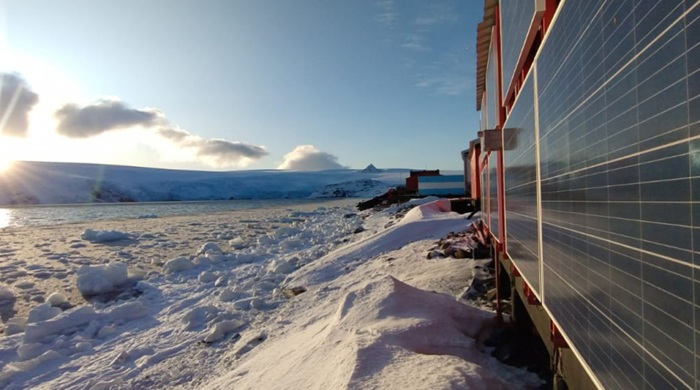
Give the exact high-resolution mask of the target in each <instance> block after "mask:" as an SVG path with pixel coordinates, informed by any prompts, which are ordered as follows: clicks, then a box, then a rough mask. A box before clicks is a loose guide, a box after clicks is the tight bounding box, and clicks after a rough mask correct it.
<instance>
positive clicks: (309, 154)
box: [277, 145, 346, 171]
mask: <svg viewBox="0 0 700 390" xmlns="http://www.w3.org/2000/svg"><path fill="white" fill-rule="evenodd" d="M344 168H346V167H344V166H342V165H340V164H338V157H336V156H334V155H332V154H329V153H326V152H322V151H320V150H318V149H316V147H314V146H313V145H299V146H297V147H296V148H295V149H294V150H292V151H291V152H289V153H287V154H285V155H284V161H283V162H282V164H280V165H279V166H278V167H277V169H288V170H293V171H321V170H326V169H344Z"/></svg>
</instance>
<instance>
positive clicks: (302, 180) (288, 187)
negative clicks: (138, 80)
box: [0, 162, 408, 204]
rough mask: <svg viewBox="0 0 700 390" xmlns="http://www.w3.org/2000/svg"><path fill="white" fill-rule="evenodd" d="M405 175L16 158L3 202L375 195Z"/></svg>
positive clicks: (4, 180)
mask: <svg viewBox="0 0 700 390" xmlns="http://www.w3.org/2000/svg"><path fill="white" fill-rule="evenodd" d="M406 176H408V170H406V169H387V170H374V171H373V172H366V171H356V170H350V169H339V170H330V171H314V172H299V171H281V170H256V171H231V172H202V171H179V170H167V169H155V168H137V167H125V166H114V165H96V164H74V163H48V162H16V163H15V164H14V165H13V167H12V169H11V170H10V171H8V172H5V173H3V174H0V204H63V203H89V202H158V201H179V200H222V199H283V198H307V197H319V198H320V197H358V198H371V197H374V196H376V195H378V194H382V193H384V192H385V191H386V190H387V189H388V188H390V187H394V186H396V185H398V184H403V180H404V178H405V177H406Z"/></svg>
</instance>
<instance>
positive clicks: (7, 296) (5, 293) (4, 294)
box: [0, 285, 15, 303]
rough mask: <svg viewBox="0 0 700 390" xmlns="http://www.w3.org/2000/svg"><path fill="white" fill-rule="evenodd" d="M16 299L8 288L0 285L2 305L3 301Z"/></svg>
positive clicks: (0, 301)
mask: <svg viewBox="0 0 700 390" xmlns="http://www.w3.org/2000/svg"><path fill="white" fill-rule="evenodd" d="M14 299H15V294H14V293H13V292H12V290H10V289H9V288H8V287H6V286H3V285H0V303H2V302H3V301H12V300H14Z"/></svg>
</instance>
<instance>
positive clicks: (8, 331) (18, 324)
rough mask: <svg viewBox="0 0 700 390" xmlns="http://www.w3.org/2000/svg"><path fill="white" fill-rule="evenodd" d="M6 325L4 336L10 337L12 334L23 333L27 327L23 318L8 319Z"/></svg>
mask: <svg viewBox="0 0 700 390" xmlns="http://www.w3.org/2000/svg"><path fill="white" fill-rule="evenodd" d="M6 325H7V327H6V328H5V336H12V335H13V334H17V333H22V332H24V329H25V328H26V327H27V319H26V318H24V317H14V318H10V320H9V321H7V324H6Z"/></svg>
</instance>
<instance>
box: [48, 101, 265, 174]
mask: <svg viewBox="0 0 700 390" xmlns="http://www.w3.org/2000/svg"><path fill="white" fill-rule="evenodd" d="M55 116H56V119H58V127H57V131H58V133H59V134H61V135H63V136H66V137H69V138H90V137H94V136H97V135H100V134H103V133H106V132H110V131H115V130H121V129H126V128H133V127H139V128H141V129H142V130H143V131H147V132H151V133H153V134H155V135H156V136H158V137H159V138H161V139H164V140H167V141H169V142H170V143H172V144H173V145H175V146H176V147H178V148H179V149H181V150H182V151H183V152H185V153H184V154H189V153H192V154H193V155H194V156H195V157H196V158H197V159H199V160H200V161H202V162H204V163H206V164H208V165H211V166H214V167H218V168H223V167H228V166H234V165H237V166H246V165H248V163H250V162H251V161H254V160H258V159H260V158H262V157H264V156H266V155H268V152H267V150H265V148H264V147H262V146H256V145H250V144H245V143H242V142H234V141H228V140H224V139H216V138H214V139H204V138H201V137H199V136H197V135H194V134H192V133H190V132H188V131H186V130H183V129H180V128H177V127H174V126H172V125H171V124H170V123H169V121H168V120H167V119H166V118H165V116H164V115H163V113H162V112H161V111H160V110H157V109H152V108H146V109H141V110H139V109H134V108H131V107H129V106H128V105H127V104H125V103H123V102H120V101H117V100H100V101H97V102H95V103H93V104H90V105H87V106H84V107H80V106H78V105H77V104H66V105H65V106H63V107H62V108H60V109H59V110H58V111H56V113H55Z"/></svg>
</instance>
